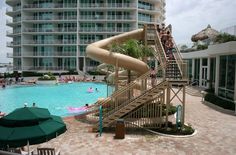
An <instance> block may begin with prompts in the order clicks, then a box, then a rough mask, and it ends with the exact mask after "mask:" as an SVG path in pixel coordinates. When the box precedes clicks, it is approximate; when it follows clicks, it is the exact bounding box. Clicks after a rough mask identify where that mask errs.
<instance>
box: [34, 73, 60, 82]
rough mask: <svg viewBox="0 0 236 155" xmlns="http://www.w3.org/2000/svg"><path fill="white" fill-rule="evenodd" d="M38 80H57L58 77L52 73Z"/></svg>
mask: <svg viewBox="0 0 236 155" xmlns="http://www.w3.org/2000/svg"><path fill="white" fill-rule="evenodd" d="M38 80H39V81H47V80H56V77H55V76H53V74H52V73H48V74H45V75H43V76H42V77H39V78H38Z"/></svg>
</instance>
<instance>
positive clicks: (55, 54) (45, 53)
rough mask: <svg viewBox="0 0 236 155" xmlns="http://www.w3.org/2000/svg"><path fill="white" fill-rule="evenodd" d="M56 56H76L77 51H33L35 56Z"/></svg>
mask: <svg viewBox="0 0 236 155" xmlns="http://www.w3.org/2000/svg"><path fill="white" fill-rule="evenodd" d="M44 56H45V57H50V56H52V57H55V56H63V57H64V56H76V52H71V51H69V52H60V51H57V52H55V51H53V52H45V51H44V52H33V57H44Z"/></svg>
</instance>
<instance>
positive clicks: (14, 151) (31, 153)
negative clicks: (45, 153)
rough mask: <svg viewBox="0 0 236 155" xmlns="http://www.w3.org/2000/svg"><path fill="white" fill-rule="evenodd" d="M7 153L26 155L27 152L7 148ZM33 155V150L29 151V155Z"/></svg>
mask: <svg viewBox="0 0 236 155" xmlns="http://www.w3.org/2000/svg"><path fill="white" fill-rule="evenodd" d="M8 152H12V153H17V154H24V155H28V152H27V151H23V150H22V149H21V148H8ZM33 153H34V150H31V151H30V155H33Z"/></svg>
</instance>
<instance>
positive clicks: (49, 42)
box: [23, 40, 76, 44]
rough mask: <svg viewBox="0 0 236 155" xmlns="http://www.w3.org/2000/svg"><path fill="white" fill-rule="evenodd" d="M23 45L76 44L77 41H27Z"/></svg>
mask: <svg viewBox="0 0 236 155" xmlns="http://www.w3.org/2000/svg"><path fill="white" fill-rule="evenodd" d="M23 44H76V40H25V41H24V43H23Z"/></svg>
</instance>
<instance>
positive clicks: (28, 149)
mask: <svg viewBox="0 0 236 155" xmlns="http://www.w3.org/2000/svg"><path fill="white" fill-rule="evenodd" d="M27 147H28V155H30V150H29V140H27Z"/></svg>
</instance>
